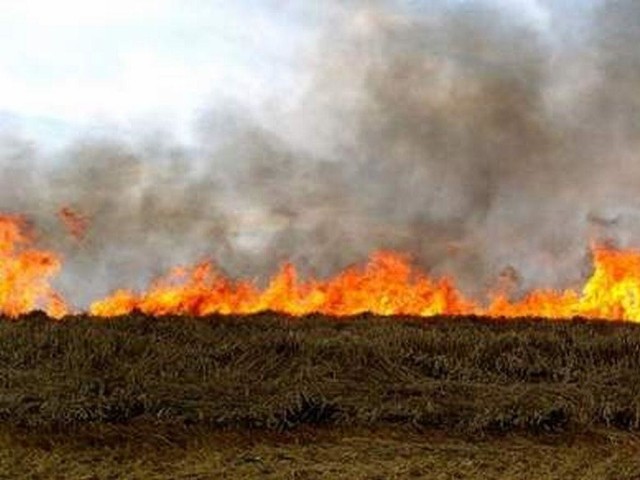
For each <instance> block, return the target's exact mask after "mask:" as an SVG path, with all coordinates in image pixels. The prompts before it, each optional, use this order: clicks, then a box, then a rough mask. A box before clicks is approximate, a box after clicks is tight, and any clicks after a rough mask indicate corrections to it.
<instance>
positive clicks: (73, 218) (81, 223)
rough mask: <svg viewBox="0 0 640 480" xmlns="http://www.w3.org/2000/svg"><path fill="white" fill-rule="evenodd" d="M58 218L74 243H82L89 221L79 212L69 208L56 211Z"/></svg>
mask: <svg viewBox="0 0 640 480" xmlns="http://www.w3.org/2000/svg"><path fill="white" fill-rule="evenodd" d="M58 218H59V219H60V221H61V222H62V224H63V225H64V226H65V228H66V229H67V232H68V233H69V235H71V236H72V237H73V238H74V239H75V241H76V242H82V241H83V240H84V237H85V236H86V235H87V230H88V229H89V219H88V218H87V217H86V216H85V215H84V214H83V213H81V212H79V211H77V210H74V209H73V208H71V207H70V206H64V207H62V208H61V209H60V210H58Z"/></svg>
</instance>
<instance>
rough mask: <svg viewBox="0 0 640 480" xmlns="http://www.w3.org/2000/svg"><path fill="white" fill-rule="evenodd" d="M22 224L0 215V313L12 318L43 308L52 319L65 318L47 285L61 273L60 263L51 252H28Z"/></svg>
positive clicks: (28, 240) (63, 309)
mask: <svg viewBox="0 0 640 480" xmlns="http://www.w3.org/2000/svg"><path fill="white" fill-rule="evenodd" d="M26 227H27V225H26V223H25V221H24V220H23V219H22V218H20V217H17V216H11V215H0V312H1V313H3V314H5V315H8V316H11V317H15V316H17V315H20V314H23V313H28V312H30V311H32V310H35V309H37V308H44V309H45V311H46V312H47V313H48V314H49V315H50V316H52V317H55V318H59V317H62V316H63V315H65V314H66V312H67V307H66V304H65V302H64V300H63V299H62V297H61V296H60V295H59V294H58V293H56V292H55V291H54V290H53V289H52V288H51V286H50V284H49V279H50V278H51V277H52V276H53V275H54V274H55V273H56V272H57V271H58V270H60V266H61V262H60V259H59V258H58V257H57V256H56V255H55V254H54V253H51V252H47V251H42V250H31V249H29V248H28V246H29V245H30V243H31V237H30V234H29V233H28V231H27V228H26Z"/></svg>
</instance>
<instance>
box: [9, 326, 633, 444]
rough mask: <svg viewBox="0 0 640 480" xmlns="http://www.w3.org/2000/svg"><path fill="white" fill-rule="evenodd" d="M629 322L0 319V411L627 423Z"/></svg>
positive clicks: (268, 425) (412, 422) (520, 424)
mask: <svg viewBox="0 0 640 480" xmlns="http://www.w3.org/2000/svg"><path fill="white" fill-rule="evenodd" d="M638 372H640V328H638V326H636V325H621V324H597V323H596V324H594V323H584V322H576V323H557V322H555V323H550V322H536V321H526V322H525V321H523V322H512V321H509V322H500V321H491V322H488V321H481V320H479V319H443V318H441V319H434V320H431V321H429V322H425V321H416V320H412V319H393V320H390V319H379V318H366V317H364V318H359V319H353V320H350V321H343V322H335V321H330V320H327V319H322V318H310V319H304V320H295V319H290V318H283V317H281V316H276V315H271V314H264V315H259V316H255V317H248V318H247V317H245V318H221V317H212V318H208V319H188V318H162V319H155V318H148V317H144V316H132V317H129V318H122V319H117V320H111V321H104V320H96V319H89V318H84V317H83V318H70V319H68V320H66V321H64V322H62V323H56V322H51V321H49V320H48V319H46V318H42V317H40V316H38V315H32V316H31V317H29V318H23V319H22V320H20V321H18V322H0V420H2V421H3V422H4V423H8V424H12V425H17V426H24V427H29V428H41V429H69V428H74V427H75V426H78V425H83V424H87V423H126V422H129V421H131V420H135V419H145V420H147V421H153V422H156V423H159V424H167V423H170V424H186V425H193V424H197V425H206V426H208V427H212V428H220V427H231V428H238V427H241V428H262V429H272V430H279V431H282V430H287V429H291V428H295V427H298V426H301V425H325V424H337V425H349V426H365V427H370V426H381V425H403V426H406V425H409V426H412V427H413V428H415V429H417V430H420V429H445V430H447V431H449V432H451V431H454V432H458V433H470V434H474V435H482V434H495V433H506V432H513V431H522V432H530V433H554V432H576V431H588V430H590V429H592V428H602V427H607V428H612V429H618V430H638V428H639V427H640V395H639V393H640V375H638Z"/></svg>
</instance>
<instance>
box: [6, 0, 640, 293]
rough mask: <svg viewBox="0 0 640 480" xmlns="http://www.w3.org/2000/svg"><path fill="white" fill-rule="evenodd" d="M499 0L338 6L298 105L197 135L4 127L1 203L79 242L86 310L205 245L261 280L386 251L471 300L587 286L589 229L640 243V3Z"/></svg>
mask: <svg viewBox="0 0 640 480" xmlns="http://www.w3.org/2000/svg"><path fill="white" fill-rule="evenodd" d="M499 3H500V2H495V1H494V2H490V1H468V2H429V4H430V5H429V7H421V8H418V7H411V8H410V7H408V6H406V5H405V6H401V5H400V4H399V3H396V2H384V1H380V2H340V3H332V2H327V3H326V6H325V7H323V10H322V12H308V13H309V15H315V17H314V18H315V19H316V20H317V25H319V27H318V35H317V42H316V43H315V45H314V47H313V48H312V49H308V48H305V49H304V50H302V51H301V52H300V54H299V57H298V71H297V74H298V78H299V88H300V90H299V91H298V92H296V94H295V95H292V98H291V99H289V100H288V101H286V102H283V103H282V104H280V105H276V106H273V105H271V106H270V107H269V109H265V111H263V112H260V114H256V113H255V112H250V111H248V110H244V109H243V108H242V106H236V107H233V108H231V107H229V106H226V107H224V108H221V107H219V106H216V107H215V108H212V109H211V110H210V111H209V113H207V114H206V115H204V116H203V117H202V118H201V119H200V121H199V122H198V125H197V129H198V132H199V136H200V138H201V142H200V145H198V146H197V147H196V148H189V149H187V148H185V147H182V146H180V145H178V144H176V143H175V142H172V141H171V140H170V139H165V137H166V136H164V135H156V136H153V135H152V136H151V137H149V138H145V139H141V141H140V142H136V143H132V142H130V141H124V140H122V139H120V140H119V139H117V138H116V139H113V138H111V139H99V140H98V139H95V138H93V139H92V138H85V139H82V140H79V141H78V142H77V143H76V144H74V145H72V146H70V147H69V148H68V149H67V150H65V151H64V152H62V153H60V154H59V155H58V156H59V158H57V159H56V161H55V162H52V161H50V159H49V161H44V159H43V158H41V157H42V155H41V154H39V153H38V151H37V147H35V146H33V145H30V144H29V143H27V142H24V141H17V140H15V139H6V140H5V141H3V142H2V144H3V148H2V152H1V158H2V177H1V185H0V206H1V207H2V209H3V210H5V211H9V212H15V213H24V214H26V215H28V216H29V217H30V218H32V219H34V221H35V222H36V224H37V225H38V227H39V229H40V232H41V239H40V240H41V243H43V244H45V245H47V246H50V247H51V248H55V249H56V250H59V251H62V252H63V253H64V256H65V272H64V274H63V276H62V277H61V279H60V282H61V284H62V289H63V291H64V293H65V294H66V295H67V296H68V297H69V298H71V299H72V300H73V301H76V302H77V303H78V304H83V303H86V302H87V301H88V300H89V299H91V298H94V297H96V296H99V295H102V294H104V293H106V292H107V291H109V290H110V289H112V288H115V287H123V286H124V287H141V286H143V285H144V284H145V283H146V282H147V281H148V280H149V279H150V278H152V277H153V276H155V275H158V274H160V273H162V272H163V271H164V270H166V269H167V268H168V267H170V266H173V265H176V264H180V263H185V262H191V261H194V260H196V259H199V258H202V257H204V256H207V257H209V258H211V259H213V260H214V261H215V262H216V263H217V264H218V265H219V266H220V267H221V269H222V270H224V271H225V272H227V273H229V274H230V275H232V276H244V277H246V276H249V277H256V278H258V279H263V278H265V275H267V274H268V273H271V272H273V270H274V269H275V268H276V266H277V265H278V264H279V263H280V262H282V261H285V260H291V261H293V262H294V263H295V264H296V265H298V266H300V267H301V269H302V271H303V272H304V273H305V274H313V275H320V276H324V275H329V274H331V273H334V272H335V271H336V270H337V269H340V268H343V267H345V266H346V265H348V264H350V263H353V262H359V261H362V260H364V259H365V258H366V256H367V255H368V254H369V253H370V252H371V251H373V250H375V249H381V248H383V249H393V250H399V251H402V252H406V253H408V254H410V255H411V256H412V257H413V258H414V260H415V261H416V263H418V264H420V265H421V266H422V267H424V268H425V269H428V270H429V271H431V272H433V273H434V274H437V275H441V274H450V275H452V276H454V277H455V278H456V279H457V280H458V282H459V283H460V284H461V286H462V287H463V289H464V290H465V291H467V292H468V293H471V294H479V293H480V292H483V291H486V289H487V288H488V287H491V286H492V285H496V284H498V283H499V282H500V278H502V277H504V272H505V271H509V272H511V273H512V274H511V275H510V278H517V279H518V282H519V288H520V289H521V291H522V290H526V289H528V288H531V287H533V286H538V285H546V286H552V287H567V286H571V285H576V284H579V283H580V282H581V280H582V277H583V276H584V275H585V273H586V271H585V268H588V267H586V266H585V265H587V263H586V262H585V259H588V246H589V242H591V241H611V242H614V243H616V244H618V245H620V246H639V245H640V200H639V199H640V196H638V195H637V186H638V185H640V161H639V158H638V152H639V151H640V149H639V148H638V147H640V145H639V143H640V142H639V140H640V123H639V122H638V119H639V118H640V97H638V95H637V92H638V91H640V50H638V48H637V45H639V44H640V30H639V29H638V27H637V26H638V25H640V6H639V5H638V4H637V2H634V1H632V0H620V1H610V2H606V1H604V2H598V3H593V4H592V6H591V7H589V8H587V7H584V6H583V8H581V9H580V10H575V9H574V10H571V11H570V10H569V9H563V7H558V6H555V7H554V6H553V5H552V3H551V2H546V3H545V2H538V3H536V2H530V3H532V4H535V6H536V9H537V10H536V11H537V12H543V13H544V14H545V15H542V17H538V18H534V19H532V18H530V17H527V16H524V15H520V14H518V13H517V12H516V11H515V10H514V9H513V7H512V9H511V10H509V9H507V8H506V7H504V6H503V7H502V8H499V6H498V4H499ZM274 8H275V7H274ZM576 8H577V7H576ZM65 206H66V207H68V208H70V209H75V210H77V212H79V213H80V214H81V215H82V216H83V218H85V217H86V218H87V219H88V229H87V231H86V234H85V235H84V237H83V240H82V242H74V240H73V238H70V236H69V235H68V233H67V232H66V231H65V229H64V227H63V226H62V225H60V223H59V221H58V219H57V217H56V212H57V211H58V210H59V209H60V208H62V207H65ZM505 268H508V270H505Z"/></svg>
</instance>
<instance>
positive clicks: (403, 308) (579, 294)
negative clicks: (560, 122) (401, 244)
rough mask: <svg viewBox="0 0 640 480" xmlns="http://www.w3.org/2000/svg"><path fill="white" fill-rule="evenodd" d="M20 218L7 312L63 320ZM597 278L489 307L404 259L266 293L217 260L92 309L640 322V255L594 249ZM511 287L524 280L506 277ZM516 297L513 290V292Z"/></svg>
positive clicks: (495, 298)
mask: <svg viewBox="0 0 640 480" xmlns="http://www.w3.org/2000/svg"><path fill="white" fill-rule="evenodd" d="M27 227H28V225H27V224H26V222H25V221H24V220H23V219H22V218H21V217H18V216H11V215H0V313H1V314H5V315H8V316H11V317H15V316H18V315H20V314H23V313H28V312H30V311H33V310H35V309H38V308H42V309H44V310H45V311H46V312H47V313H48V314H49V315H51V316H53V317H56V318H59V317H62V316H64V315H65V314H66V313H67V312H68V308H67V305H66V302H65V301H64V300H63V298H62V297H61V296H60V295H59V294H58V293H57V292H56V291H55V290H54V289H53V288H52V286H51V284H50V281H51V279H52V278H53V276H54V275H55V274H56V273H57V272H58V271H59V270H60V267H61V260H60V257H59V256H57V255H56V254H55V253H52V252H49V251H44V250H36V249H33V248H31V244H32V235H31V232H30V231H29V229H28V228H27ZM592 254H593V267H594V268H593V274H592V275H591V277H590V278H589V279H588V281H587V282H586V283H585V285H584V287H583V288H582V291H576V290H565V291H555V290H550V289H537V290H533V291H531V292H529V293H528V294H527V295H525V296H524V297H523V298H521V299H520V300H517V301H513V300H510V299H509V296H508V295H507V294H506V291H505V289H502V291H500V292H494V293H493V294H491V295H490V297H489V302H488V304H487V305H482V304H480V303H478V302H474V301H471V300H469V299H467V298H465V296H464V295H463V294H462V293H461V292H460V291H459V290H458V289H457V288H456V286H455V284H454V282H453V280H452V279H450V278H448V277H444V278H441V279H433V278H430V277H429V276H427V275H426V274H425V273H424V272H421V271H419V270H418V269H416V268H415V267H413V266H412V265H411V263H410V261H409V258H408V257H407V256H405V255H402V254H398V253H394V252H385V251H380V252H375V253H374V254H372V255H371V256H370V258H369V260H368V262H367V263H366V264H365V265H363V266H352V267H349V268H347V269H345V270H344V271H342V272H341V273H339V274H337V275H336V276H334V277H332V278H329V279H326V280H317V279H310V280H301V279H300V278H299V276H298V273H297V271H296V268H295V267H294V266H293V265H292V264H289V263H287V264H284V265H283V266H282V267H281V268H280V270H279V271H278V272H277V273H276V274H275V275H274V276H273V277H272V278H271V280H270V281H269V283H268V284H267V286H266V287H265V288H262V289H261V288H258V287H257V286H256V285H255V284H254V283H253V282H251V281H246V280H245V281H243V280H240V281H233V280H231V279H229V278H227V277H225V276H224V275H222V274H221V273H220V272H218V271H217V270H216V268H215V267H214V265H213V264H211V263H210V262H202V263H199V264H196V265H194V266H190V267H182V268H175V269H173V270H172V271H171V272H170V273H169V274H168V275H166V276H165V277H162V278H160V279H158V280H157V281H155V282H154V283H153V284H152V285H151V287H150V288H149V289H148V290H147V291H145V292H142V293H136V292H132V291H128V290H119V291H116V292H115V293H113V294H112V295H110V296H108V297H107V298H104V299H101V300H98V301H96V302H94V303H93V304H91V306H90V308H89V312H90V313H91V314H93V315H96V316H101V317H113V316H118V315H123V314H127V313H130V312H132V311H134V310H139V311H142V312H144V313H147V314H150V315H164V314H184V315H195V316H201V315H207V314H212V313H221V314H249V313H255V312H260V311H265V310H273V311H277V312H282V313H287V314H290V315H294V316H301V315H306V314H310V313H323V314H327V315H334V316H349V315H356V314H359V313H363V312H371V313H375V314H379V315H416V316H432V315H438V314H445V315H466V314H476V315H487V316H493V317H508V318H513V317H524V316H536V317H548V318H572V317H575V316H581V317H587V318H600V319H610V320H627V321H636V322H640V251H636V250H630V249H626V250H618V249H615V248H611V247H607V246H594V247H593V248H592ZM503 277H504V278H503V280H505V282H503V283H506V285H505V286H506V287H509V286H510V285H512V284H513V283H514V282H517V280H518V278H517V276H516V275H515V273H514V272H512V271H510V270H508V269H507V270H505V272H504V273H503ZM506 290H508V288H506Z"/></svg>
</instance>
